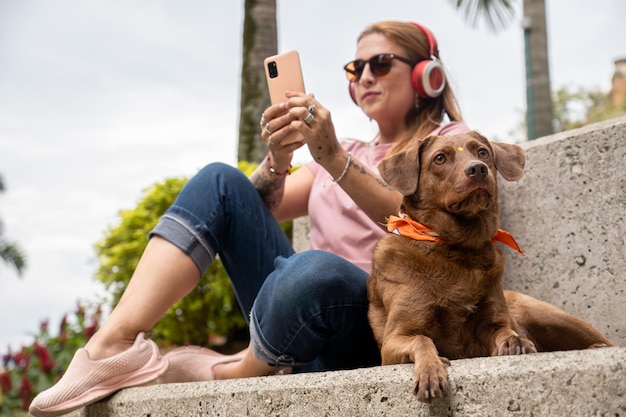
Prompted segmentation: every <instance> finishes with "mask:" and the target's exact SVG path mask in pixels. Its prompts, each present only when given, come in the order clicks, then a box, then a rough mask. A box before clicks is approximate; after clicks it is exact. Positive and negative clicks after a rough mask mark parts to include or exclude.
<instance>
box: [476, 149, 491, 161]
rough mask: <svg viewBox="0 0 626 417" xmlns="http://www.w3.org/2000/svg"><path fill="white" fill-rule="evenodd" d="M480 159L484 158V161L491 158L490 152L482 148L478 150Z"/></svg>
mask: <svg viewBox="0 0 626 417" xmlns="http://www.w3.org/2000/svg"><path fill="white" fill-rule="evenodd" d="M478 157H479V158H482V159H488V158H489V151H488V150H487V149H485V148H480V149H479V150H478Z"/></svg>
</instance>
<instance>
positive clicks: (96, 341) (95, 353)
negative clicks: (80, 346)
mask: <svg viewBox="0 0 626 417" xmlns="http://www.w3.org/2000/svg"><path fill="white" fill-rule="evenodd" d="M134 342H135V339H132V340H129V339H123V338H119V337H107V336H106V335H105V334H102V333H100V331H98V332H96V333H95V334H94V335H93V336H92V337H91V339H89V341H88V342H87V344H86V345H85V347H84V348H85V350H86V351H87V352H88V353H89V358H90V359H91V360H99V359H105V358H110V357H111V356H115V355H117V354H118V353H121V352H124V351H125V350H127V349H128V348H130V347H131V346H132V345H133V343H134Z"/></svg>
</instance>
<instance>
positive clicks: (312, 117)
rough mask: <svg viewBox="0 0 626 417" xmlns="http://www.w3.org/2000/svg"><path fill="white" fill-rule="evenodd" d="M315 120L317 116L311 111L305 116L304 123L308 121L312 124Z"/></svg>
mask: <svg viewBox="0 0 626 417" xmlns="http://www.w3.org/2000/svg"><path fill="white" fill-rule="evenodd" d="M313 120H315V116H313V113H309V114H307V115H306V117H305V118H304V123H306V124H307V125H310V124H311V122H312V121H313Z"/></svg>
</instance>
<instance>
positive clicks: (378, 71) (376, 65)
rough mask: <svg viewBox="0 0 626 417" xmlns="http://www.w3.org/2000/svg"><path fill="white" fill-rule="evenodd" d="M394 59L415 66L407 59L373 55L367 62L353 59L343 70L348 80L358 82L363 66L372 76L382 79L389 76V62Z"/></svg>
mask: <svg viewBox="0 0 626 417" xmlns="http://www.w3.org/2000/svg"><path fill="white" fill-rule="evenodd" d="M394 59H397V60H398V61H402V62H404V63H405V64H409V65H410V66H413V65H415V62H414V61H412V60H410V59H408V58H403V57H401V56H398V55H394V54H379V55H374V56H373V57H371V58H370V59H367V60H365V59H355V60H354V61H352V62H348V63H347V64H346V65H345V66H344V67H343V69H344V70H346V77H348V80H350V81H354V82H358V81H359V80H360V79H361V75H362V74H363V70H364V69H365V65H367V64H369V65H370V71H372V74H374V75H375V76H376V77H382V76H384V75H387V74H389V71H391V62H392V61H393V60H394Z"/></svg>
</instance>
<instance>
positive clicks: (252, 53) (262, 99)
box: [237, 0, 278, 162]
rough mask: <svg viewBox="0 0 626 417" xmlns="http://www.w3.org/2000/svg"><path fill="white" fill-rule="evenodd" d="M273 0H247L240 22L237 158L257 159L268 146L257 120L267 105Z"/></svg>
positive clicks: (272, 46)
mask: <svg viewBox="0 0 626 417" xmlns="http://www.w3.org/2000/svg"><path fill="white" fill-rule="evenodd" d="M276 26H277V25H276V0H246V1H245V5H244V22H243V60H242V68H241V100H240V112H239V147H238V150H237V158H238V160H239V161H249V162H259V161H261V160H262V159H263V157H264V156H265V153H266V152H267V149H266V147H265V144H264V143H263V141H262V140H261V132H260V129H259V119H260V118H261V112H262V111H263V110H265V108H267V107H268V106H269V105H270V98H269V92H268V89H267V84H266V81H265V69H264V68H263V60H264V59H265V58H266V57H268V56H270V55H274V54H276V53H277V50H278V33H277V28H276Z"/></svg>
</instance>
